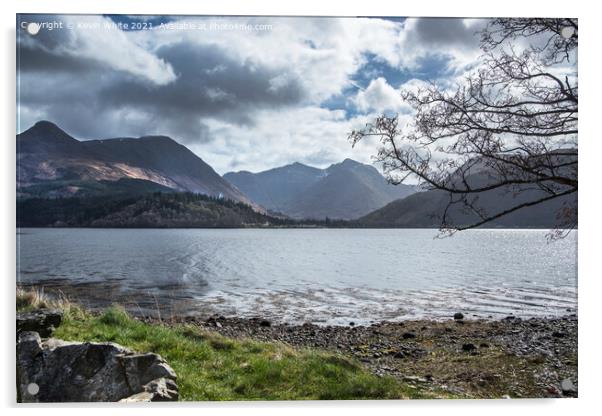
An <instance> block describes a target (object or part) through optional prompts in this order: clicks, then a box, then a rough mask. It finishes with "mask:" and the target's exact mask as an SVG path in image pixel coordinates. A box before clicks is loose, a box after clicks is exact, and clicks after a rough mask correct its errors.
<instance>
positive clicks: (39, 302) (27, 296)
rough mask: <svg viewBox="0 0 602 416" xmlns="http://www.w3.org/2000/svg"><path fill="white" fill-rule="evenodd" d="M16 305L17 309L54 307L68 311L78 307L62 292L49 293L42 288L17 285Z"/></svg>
mask: <svg viewBox="0 0 602 416" xmlns="http://www.w3.org/2000/svg"><path fill="white" fill-rule="evenodd" d="M16 306H17V311H28V310H33V309H43V308H54V309H60V310H62V311H64V312H70V311H72V310H74V309H78V308H77V306H76V305H75V304H73V303H72V302H71V301H70V300H69V299H68V298H67V296H66V295H65V294H64V293H62V292H59V293H57V294H56V295H55V294H53V295H49V294H47V293H46V292H45V291H44V288H38V287H28V288H22V287H17V293H16Z"/></svg>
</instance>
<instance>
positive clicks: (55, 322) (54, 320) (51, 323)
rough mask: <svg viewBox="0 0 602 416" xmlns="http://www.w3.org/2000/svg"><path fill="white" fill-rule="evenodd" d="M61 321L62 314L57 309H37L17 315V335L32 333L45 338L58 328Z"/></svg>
mask: <svg viewBox="0 0 602 416" xmlns="http://www.w3.org/2000/svg"><path fill="white" fill-rule="evenodd" d="M62 320H63V312H61V311H59V310H57V309H38V310H35V311H31V312H22V313H17V335H19V334H20V333H22V332H27V331H34V332H37V333H38V334H40V337H42V338H46V337H49V336H50V335H52V332H53V331H54V330H55V329H56V328H58V327H59V325H60V324H61V321H62Z"/></svg>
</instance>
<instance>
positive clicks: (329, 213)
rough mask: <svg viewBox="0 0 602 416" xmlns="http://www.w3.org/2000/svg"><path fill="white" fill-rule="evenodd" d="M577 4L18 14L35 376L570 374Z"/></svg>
mask: <svg viewBox="0 0 602 416" xmlns="http://www.w3.org/2000/svg"><path fill="white" fill-rule="evenodd" d="M577 43H578V22H577V20H576V19H571V18H562V19H537V18H529V19H526V18H525V19H522V18H512V19H496V18H491V19H458V18H403V17H389V18H337V17H329V18H326V17H321V18H309V17H227V16H198V17H195V16H158V15H153V16H141V15H135V16H126V15H38V14H20V15H18V16H17V64H18V65H17V85H18V89H17V92H18V94H17V114H18V120H17V132H16V141H17V172H16V174H17V175H16V176H17V183H16V189H17V201H16V203H17V230H16V232H17V241H18V247H17V249H18V253H17V254H18V256H17V276H16V280H17V293H16V304H17V341H18V344H17V361H16V370H17V401H19V402H74V401H75V402H87V401H112V402H116V401H121V402H146V401H158V400H166V401H175V400H181V401H207V400H209V401H214V400H306V399H312V400H313V399H324V400H329V399H336V400H348V399H369V400H372V399H434V398H450V399H451V398H475V399H477V398H502V397H511V398H519V397H530V398H548V397H576V396H577V394H578V393H577V392H578V377H577V315H576V313H577V275H576V265H577V258H576V241H577V166H578V159H577V114H578V112H577V100H578V78H577Z"/></svg>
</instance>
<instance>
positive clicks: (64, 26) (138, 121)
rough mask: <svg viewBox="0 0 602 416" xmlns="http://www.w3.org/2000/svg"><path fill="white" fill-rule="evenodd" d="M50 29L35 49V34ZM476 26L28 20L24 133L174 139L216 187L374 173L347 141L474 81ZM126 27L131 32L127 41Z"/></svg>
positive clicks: (385, 21)
mask: <svg viewBox="0 0 602 416" xmlns="http://www.w3.org/2000/svg"><path fill="white" fill-rule="evenodd" d="M29 22H38V23H40V24H41V25H40V26H41V28H40V30H39V32H38V33H37V34H35V35H31V34H29V33H28V31H27V30H26V29H24V27H26V26H27V23H29ZM484 23H485V22H483V21H482V20H471V19H413V18H412V19H403V18H287V17H270V18H265V17H253V18H248V17H222V18H220V17H188V16H187V17H163V16H150V17H148V16H147V17H145V16H129V17H124V16H75V15H73V16H40V15H37V16H34V15H22V16H20V22H19V29H18V39H17V42H18V66H19V67H18V77H19V80H18V99H19V102H18V110H19V111H18V129H19V131H23V130H25V129H27V128H29V127H30V126H31V125H32V124H34V123H35V122H36V121H38V120H41V119H46V120H50V121H53V122H55V123H57V124H58V125H59V126H60V127H62V128H63V129H64V130H66V131H67V132H68V133H70V134H71V135H72V136H74V137H76V138H78V139H84V140H85V139H98V138H109V137H138V136H142V135H155V134H161V135H168V136H170V137H172V138H173V139H175V140H176V141H178V142H180V143H182V144H184V145H186V146H187V147H188V148H190V149H191V150H192V151H194V152H195V153H196V154H197V155H199V156H200V157H201V158H202V159H204V160H205V161H206V162H208V163H209V164H210V165H212V166H213V167H214V168H215V169H216V170H217V171H218V172H219V173H221V174H223V173H225V172H228V171H231V170H250V171H260V170H264V169H268V168H272V167H276V166H281V165H284V164H288V163H292V162H295V161H298V162H302V163H306V164H309V165H313V166H318V167H325V166H328V165H329V164H331V163H337V162H340V161H341V160H343V159H344V158H346V157H350V158H353V159H356V160H359V161H362V162H366V163H369V162H370V160H371V156H372V155H373V154H374V153H375V151H376V143H374V142H368V141H367V142H364V143H361V144H360V145H359V146H357V147H356V148H353V149H352V148H351V146H350V144H349V142H348V141H347V134H348V133H349V132H350V131H351V129H353V128H357V127H361V126H363V125H364V124H365V123H366V122H367V121H370V120H371V119H373V118H374V117H375V116H376V115H378V114H380V113H383V112H386V113H397V114H400V116H401V117H402V122H403V121H407V120H409V119H410V109H409V108H408V107H407V106H406V105H404V103H403V102H402V101H401V98H400V94H399V90H400V88H412V87H415V86H417V85H420V83H422V82H425V81H429V80H433V81H437V82H439V83H448V84H451V83H453V82H454V80H456V79H458V77H461V76H462V75H463V74H465V73H466V71H468V70H470V68H472V67H474V65H475V63H476V62H477V60H478V56H479V55H480V50H479V48H478V39H479V38H478V35H476V34H475V32H476V31H478V30H479V29H480V28H481V27H482V26H483V25H484ZM126 25H127V27H125V26H126Z"/></svg>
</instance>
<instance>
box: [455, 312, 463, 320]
mask: <svg viewBox="0 0 602 416" xmlns="http://www.w3.org/2000/svg"><path fill="white" fill-rule="evenodd" d="M454 319H455V320H456V321H459V320H461V319H464V314H463V313H462V312H456V313H454Z"/></svg>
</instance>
